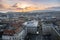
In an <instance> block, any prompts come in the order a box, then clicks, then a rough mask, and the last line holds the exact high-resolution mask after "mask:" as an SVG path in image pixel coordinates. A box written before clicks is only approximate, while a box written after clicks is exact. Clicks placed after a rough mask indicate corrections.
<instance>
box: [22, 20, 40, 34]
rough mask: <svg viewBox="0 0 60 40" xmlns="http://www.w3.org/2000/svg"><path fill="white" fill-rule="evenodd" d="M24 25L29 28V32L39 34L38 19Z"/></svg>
mask: <svg viewBox="0 0 60 40" xmlns="http://www.w3.org/2000/svg"><path fill="white" fill-rule="evenodd" d="M23 25H24V26H26V28H27V32H28V33H32V34H37V33H39V32H38V21H37V20H31V21H27V22H25V23H23Z"/></svg>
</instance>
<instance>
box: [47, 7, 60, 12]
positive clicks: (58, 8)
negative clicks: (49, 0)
mask: <svg viewBox="0 0 60 40" xmlns="http://www.w3.org/2000/svg"><path fill="white" fill-rule="evenodd" d="M47 10H55V11H60V7H50V8H47Z"/></svg>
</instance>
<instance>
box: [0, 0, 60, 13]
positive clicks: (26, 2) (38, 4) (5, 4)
mask: <svg viewBox="0 0 60 40" xmlns="http://www.w3.org/2000/svg"><path fill="white" fill-rule="evenodd" d="M49 7H60V0H0V11H16V12H20V11H31V10H46V8H49Z"/></svg>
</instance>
